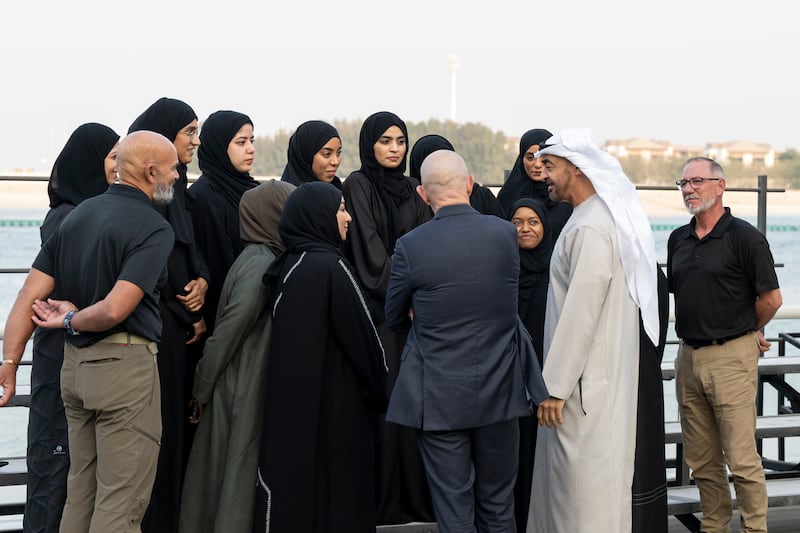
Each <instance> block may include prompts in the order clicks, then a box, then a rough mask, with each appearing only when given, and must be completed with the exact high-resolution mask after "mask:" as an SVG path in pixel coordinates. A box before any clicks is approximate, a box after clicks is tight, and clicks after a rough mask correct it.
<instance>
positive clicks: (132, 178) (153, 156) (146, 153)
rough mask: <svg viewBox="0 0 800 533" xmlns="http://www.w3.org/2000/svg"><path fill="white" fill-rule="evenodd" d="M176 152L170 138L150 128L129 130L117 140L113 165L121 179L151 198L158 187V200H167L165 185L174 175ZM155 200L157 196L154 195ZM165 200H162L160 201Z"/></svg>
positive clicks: (173, 178) (167, 186)
mask: <svg viewBox="0 0 800 533" xmlns="http://www.w3.org/2000/svg"><path fill="white" fill-rule="evenodd" d="M177 166H178V152H177V151H176V150H175V145H174V144H172V141H170V140H169V139H167V138H166V137H164V136H163V135H160V134H158V133H155V132H152V131H145V130H142V131H135V132H133V133H129V134H128V135H126V136H125V138H124V139H122V140H121V141H120V143H119V148H118V149H117V168H118V169H119V179H120V182H121V183H124V184H126V185H130V186H132V187H136V188H137V189H139V190H141V191H143V192H144V193H145V194H147V196H148V197H150V198H151V199H153V198H154V195H153V192H154V191H155V190H158V192H159V195H156V196H160V197H161V199H160V201H159V203H168V201H169V199H171V197H170V198H169V199H165V198H164V196H165V195H166V194H167V192H166V189H167V188H169V190H170V191H171V190H172V184H173V183H175V180H177V179H178V172H177ZM156 200H158V198H156ZM164 200H166V202H165V201H164Z"/></svg>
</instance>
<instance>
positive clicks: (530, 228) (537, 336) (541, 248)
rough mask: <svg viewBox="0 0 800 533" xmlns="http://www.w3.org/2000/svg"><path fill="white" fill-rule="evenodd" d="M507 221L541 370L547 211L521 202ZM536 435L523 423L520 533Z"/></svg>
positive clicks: (549, 248) (523, 310) (517, 489)
mask: <svg viewBox="0 0 800 533" xmlns="http://www.w3.org/2000/svg"><path fill="white" fill-rule="evenodd" d="M506 218H507V219H508V220H510V221H511V223H512V224H514V226H515V227H516V228H517V243H518V244H519V292H518V300H517V313H518V314H519V317H520V319H522V322H523V323H524V324H525V329H527V330H528V333H529V334H530V336H531V340H532V341H533V347H534V348H535V349H536V355H537V357H538V359H539V367H540V368H541V367H542V366H543V361H542V359H543V357H544V354H543V353H542V351H543V342H544V317H545V307H546V305H547V285H548V283H549V280H550V256H551V255H552V253H553V238H552V236H551V233H550V220H549V218H548V214H547V207H546V206H545V205H544V204H543V203H542V202H541V201H539V200H537V199H536V198H527V197H526V198H520V199H519V200H517V201H516V202H514V203H513V204H511V206H510V208H509V210H508V213H507V216H506ZM536 432H537V425H536V417H534V416H525V417H521V418H520V419H519V468H518V470H517V483H516V485H515V486H514V518H515V520H516V523H517V531H518V532H520V533H524V531H525V527H526V524H527V523H528V508H529V505H530V496H531V483H532V481H533V456H534V452H535V450H536ZM525 502H528V503H525Z"/></svg>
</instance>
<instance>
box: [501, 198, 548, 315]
mask: <svg viewBox="0 0 800 533" xmlns="http://www.w3.org/2000/svg"><path fill="white" fill-rule="evenodd" d="M520 207H529V208H531V209H533V210H534V211H535V212H536V214H537V215H538V216H539V220H541V221H542V227H543V230H542V231H543V233H542V241H541V242H540V243H539V245H538V246H536V248H533V249H532V250H524V249H522V248H520V249H519V316H521V317H523V318H524V317H526V316H527V314H528V307H529V304H530V303H531V301H532V300H533V295H534V292H535V290H536V285H537V282H538V281H539V279H540V278H542V277H544V278H545V279H547V276H548V273H549V270H550V256H551V254H552V253H553V237H552V232H551V227H550V226H551V224H550V218H549V216H548V214H547V207H546V206H545V205H544V204H543V203H542V202H541V201H540V200H538V199H536V198H528V197H526V198H520V199H519V200H517V201H516V202H514V203H513V204H511V207H510V208H509V210H508V211H507V212H506V219H508V220H511V219H512V218H514V213H515V212H516V211H517V209H519V208H520ZM542 303H544V302H542Z"/></svg>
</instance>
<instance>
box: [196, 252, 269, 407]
mask: <svg viewBox="0 0 800 533" xmlns="http://www.w3.org/2000/svg"><path fill="white" fill-rule="evenodd" d="M274 257H275V256H274V255H272V254H269V255H257V256H252V257H250V258H248V260H247V261H246V262H243V263H241V264H238V263H236V264H237V265H238V266H239V268H238V269H236V270H234V268H235V267H234V268H232V269H231V271H230V274H229V275H228V277H227V278H226V279H225V285H224V286H223V289H222V300H221V301H220V304H219V311H218V313H217V319H216V323H215V326H214V333H213V334H212V335H211V337H209V339H208V340H207V341H206V345H205V348H204V349H203V357H202V358H201V359H200V361H198V363H197V367H196V368H195V378H194V388H193V390H192V396H194V397H195V398H197V400H198V401H199V402H200V403H202V404H207V403H208V402H209V400H210V399H211V394H212V393H213V392H214V387H215V386H216V384H217V380H218V379H219V377H220V376H221V375H222V373H223V372H224V371H225V369H226V368H227V367H228V364H229V363H230V361H231V358H233V357H234V356H236V355H237V354H239V353H240V350H241V347H242V345H243V344H244V342H245V341H246V340H247V339H248V336H249V334H250V333H251V332H252V331H253V327H254V326H255V324H257V323H258V322H259V321H260V320H261V317H263V315H264V313H265V312H268V309H267V308H266V302H267V292H268V289H267V286H266V285H265V284H264V283H263V282H262V281H261V280H262V278H263V275H264V272H265V271H266V270H267V269H268V268H269V266H270V264H271V263H272V260H273V259H274ZM263 355H264V357H266V354H263Z"/></svg>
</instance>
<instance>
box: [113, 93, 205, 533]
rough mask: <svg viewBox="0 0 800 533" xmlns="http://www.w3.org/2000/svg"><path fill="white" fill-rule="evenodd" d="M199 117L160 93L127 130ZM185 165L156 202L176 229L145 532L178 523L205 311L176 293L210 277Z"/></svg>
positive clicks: (170, 134) (171, 126)
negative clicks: (194, 344)
mask: <svg viewBox="0 0 800 533" xmlns="http://www.w3.org/2000/svg"><path fill="white" fill-rule="evenodd" d="M194 120H197V115H196V114H195V112H194V110H193V109H192V108H191V107H190V106H189V105H188V104H186V103H185V102H182V101H181V100H175V99H172V98H160V99H158V100H157V101H156V102H155V103H153V105H151V106H150V107H149V108H147V109H146V110H145V111H144V112H143V113H142V114H141V115H139V116H138V117H137V118H136V120H134V122H133V124H131V126H130V128H129V129H128V132H129V133H131V132H134V131H141V130H146V131H154V132H156V133H159V134H161V135H163V136H164V137H166V138H167V139H169V140H171V141H174V139H176V138H177V136H178V135H179V132H180V131H181V130H182V129H183V128H184V127H186V126H187V125H189V124H190V123H192V122H193V121H194ZM187 184H188V180H187V176H186V165H185V164H182V163H181V164H179V165H178V180H177V181H176V182H175V184H174V185H173V186H172V189H173V199H172V201H171V202H170V203H169V204H168V205H166V206H157V209H158V210H159V212H160V213H161V214H162V215H163V216H164V218H166V219H167V221H168V222H169V223H170V226H171V227H172V230H173V232H174V233H175V244H174V245H173V248H172V251H171V252H170V255H169V259H168V262H167V273H168V277H167V283H166V285H165V286H164V287H162V289H161V293H160V299H159V308H160V313H161V322H162V329H161V340H160V341H159V343H158V353H159V354H160V357H157V358H156V361H157V362H158V374H159V380H160V383H161V426H162V435H161V447H160V449H159V454H158V465H157V467H156V478H155V482H154V484H153V492H152V494H151V497H150V504H149V505H148V508H147V511H146V512H145V515H144V518H143V520H142V531H143V532H144V533H154V532H159V531H163V532H173V531H176V530H177V527H178V508H179V506H180V497H181V490H182V487H183V474H184V469H185V465H186V461H187V459H188V455H187V447H188V446H187V444H186V440H187V429H188V428H187V423H186V421H187V419H188V416H189V412H188V407H187V406H188V404H189V399H190V394H189V389H188V387H187V386H186V381H187V374H189V372H191V371H192V370H193V367H192V365H191V364H190V363H189V362H188V361H187V347H186V341H187V340H188V339H189V338H191V336H192V335H193V329H192V325H193V324H194V323H196V322H199V321H200V320H201V319H202V313H201V312H191V311H188V310H187V309H186V308H185V307H184V306H183V304H182V303H181V302H180V301H179V300H178V299H177V298H176V296H177V295H185V294H186V291H185V290H184V287H185V286H186V284H187V283H189V282H190V281H191V280H194V279H196V278H199V277H202V278H203V279H205V280H208V278H209V277H210V275H209V273H208V269H207V268H206V265H205V260H203V258H202V256H201V255H200V252H199V250H198V248H197V245H196V244H195V241H194V229H193V228H192V218H191V203H192V195H191V194H190V193H189V191H188V190H187Z"/></svg>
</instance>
